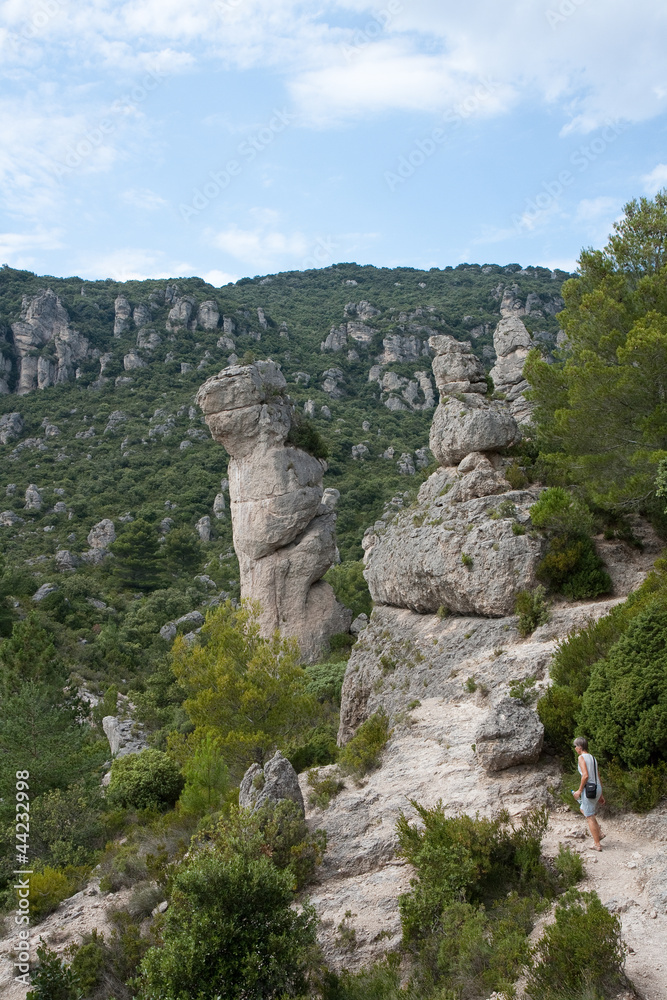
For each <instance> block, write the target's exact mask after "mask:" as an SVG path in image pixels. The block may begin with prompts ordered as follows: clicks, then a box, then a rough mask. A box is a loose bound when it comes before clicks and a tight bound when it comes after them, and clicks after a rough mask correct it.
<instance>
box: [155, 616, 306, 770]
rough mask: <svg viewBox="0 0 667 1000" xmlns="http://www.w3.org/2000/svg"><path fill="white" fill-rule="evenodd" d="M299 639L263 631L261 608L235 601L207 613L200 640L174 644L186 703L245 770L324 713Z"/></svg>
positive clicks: (236, 766)
mask: <svg viewBox="0 0 667 1000" xmlns="http://www.w3.org/2000/svg"><path fill="white" fill-rule="evenodd" d="M299 660H300V653H299V649H298V645H297V643H296V641H295V640H292V639H290V640H286V639H281V637H280V635H279V634H277V633H276V635H274V636H273V637H272V638H271V639H263V638H261V636H260V634H259V622H258V615H257V609H256V608H255V607H253V606H252V605H250V604H249V603H244V604H243V606H242V607H240V608H238V609H235V608H233V607H232V606H231V604H230V603H227V604H226V605H224V606H221V607H220V608H218V609H217V610H216V611H213V612H211V613H210V614H209V616H208V618H207V619H206V624H205V625H204V627H203V629H202V631H201V633H200V636H199V641H198V642H197V643H195V644H194V645H193V646H191V647H190V646H187V645H185V643H183V642H181V641H179V640H178V639H177V640H176V642H175V643H174V650H173V670H174V674H175V675H176V677H177V679H178V681H179V683H180V684H181V686H182V687H183V689H184V691H185V692H186V695H187V697H186V700H185V709H186V711H187V713H188V715H189V717H190V719H191V721H192V723H193V725H195V726H196V727H197V728H198V729H200V730H201V731H207V730H210V731H211V732H212V733H213V734H214V735H215V736H216V738H217V739H218V740H219V742H220V746H221V748H222V752H223V754H224V755H225V758H226V761H227V763H228V765H229V766H230V768H232V769H234V770H235V771H236V773H239V774H242V773H243V771H245V770H246V768H247V767H248V765H249V764H251V763H252V762H253V761H256V762H257V763H259V764H263V763H264V761H265V760H266V759H268V756H270V755H271V754H272V753H273V752H274V751H275V749H276V748H280V749H282V748H284V747H285V746H286V744H287V743H288V742H289V741H290V740H291V739H294V738H295V737H296V736H298V735H299V734H301V733H303V732H305V731H306V730H307V729H308V728H310V727H312V725H313V723H314V722H316V721H317V720H318V717H319V716H320V715H321V709H320V706H319V703H318V702H317V699H316V698H315V697H314V696H313V695H312V694H310V693H309V691H308V690H307V685H308V675H307V674H306V672H305V670H304V669H303V668H302V667H301V666H300V664H299Z"/></svg>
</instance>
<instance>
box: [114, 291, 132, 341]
mask: <svg viewBox="0 0 667 1000" xmlns="http://www.w3.org/2000/svg"><path fill="white" fill-rule="evenodd" d="M114 313H115V315H114V322H113V335H114V337H122V336H123V334H124V333H126V332H127V331H128V330H129V329H130V319H131V317H132V306H131V305H130V303H129V302H128V301H127V299H126V298H125V296H124V295H119V296H118V298H117V299H116V301H115V302H114Z"/></svg>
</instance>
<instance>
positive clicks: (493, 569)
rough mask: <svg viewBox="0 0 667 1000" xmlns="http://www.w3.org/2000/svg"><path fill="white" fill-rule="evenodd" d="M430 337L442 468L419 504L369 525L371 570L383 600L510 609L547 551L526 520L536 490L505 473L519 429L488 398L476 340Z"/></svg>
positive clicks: (428, 608)
mask: <svg viewBox="0 0 667 1000" xmlns="http://www.w3.org/2000/svg"><path fill="white" fill-rule="evenodd" d="M430 345H431V347H432V348H433V350H434V351H435V352H436V354H435V358H434V359H433V373H434V375H435V378H436V382H437V385H438V389H439V390H440V403H439V405H438V408H437V409H436V412H435V415H434V419H433V424H432V427H431V434H430V448H431V451H432V453H433V455H434V456H435V458H436V459H437V461H438V462H439V463H440V464H441V466H442V468H440V469H439V470H438V471H437V472H435V473H434V474H433V475H432V476H431V477H430V478H429V479H428V480H427V481H426V482H425V483H424V484H423V485H422V487H421V489H420V491H419V496H418V500H417V503H416V505H414V506H413V507H412V508H410V509H409V510H399V511H398V512H397V513H396V514H394V515H392V516H391V517H390V516H389V515H387V516H386V517H385V518H384V519H383V520H381V521H379V522H376V524H375V525H374V527H373V528H369V530H368V531H367V532H366V535H365V537H364V540H363V545H364V549H365V563H366V567H365V571H364V575H365V576H366V579H367V581H368V585H369V588H370V591H371V595H372V597H373V600H374V601H376V602H377V603H381V604H391V605H395V606H397V607H404V608H411V609H412V610H414V611H418V612H420V613H422V614H425V613H428V612H435V611H437V610H438V609H443V610H449V611H454V612H456V613H458V614H480V615H506V614H510V613H511V611H512V610H513V608H514V602H515V600H516V595H517V593H518V591H519V590H523V589H525V588H527V587H531V586H534V585H535V582H536V581H535V568H536V565H537V562H538V561H539V559H540V558H541V556H542V552H543V546H544V542H543V540H542V539H541V537H539V536H537V535H536V534H535V533H532V532H528V531H527V530H526V529H527V527H530V513H529V512H530V508H531V506H532V505H533V504H534V503H535V501H536V500H537V497H538V492H536V491H530V490H512V489H511V487H510V485H509V483H508V482H507V481H506V480H505V478H504V476H503V472H502V470H503V459H502V457H501V456H500V454H499V452H500V450H501V449H503V448H506V447H507V446H509V445H511V444H514V443H515V442H517V441H518V440H519V439H520V432H519V429H518V426H517V424H516V421H515V420H514V418H513V417H512V415H511V414H510V413H509V411H508V409H507V407H506V406H505V405H504V404H503V403H502V402H497V401H494V400H489V399H488V398H486V392H487V383H486V378H485V375H484V370H483V368H482V365H481V363H480V362H479V361H478V359H477V358H476V357H475V355H474V354H473V353H472V349H471V347H470V344H467V343H461V342H459V341H456V340H454V338H453V337H446V336H435V337H431V340H430ZM408 471H409V470H408ZM501 495H502V497H501V499H499V497H500V496H501ZM501 504H502V506H501Z"/></svg>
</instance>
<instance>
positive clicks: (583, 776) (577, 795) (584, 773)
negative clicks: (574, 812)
mask: <svg viewBox="0 0 667 1000" xmlns="http://www.w3.org/2000/svg"><path fill="white" fill-rule="evenodd" d="M579 765H580V766H581V781H580V782H579V788H578V789H577V790H576V792H575V793H574V797H575V799H578V798H580V797H581V793H582V792H583V790H584V785H585V784H586V782H587V781H588V768H587V767H586V761H585V760H584V758H583V755H582V756H581V757H580V758H579Z"/></svg>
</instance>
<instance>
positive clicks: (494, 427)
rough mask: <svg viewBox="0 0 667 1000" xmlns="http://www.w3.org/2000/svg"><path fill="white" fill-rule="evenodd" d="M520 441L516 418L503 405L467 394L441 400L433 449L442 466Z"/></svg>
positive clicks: (431, 439) (432, 436)
mask: <svg viewBox="0 0 667 1000" xmlns="http://www.w3.org/2000/svg"><path fill="white" fill-rule="evenodd" d="M520 439H521V435H520V432H519V429H518V427H517V424H516V421H515V420H514V417H513V416H512V415H511V413H509V411H508V410H507V409H505V408H504V407H503V406H502V404H501V403H493V402H489V401H487V400H486V399H483V398H482V397H481V396H480V395H478V394H476V393H466V394H461V396H460V398H457V399H447V398H446V397H444V398H443V399H441V401H440V403H439V405H438V408H437V409H436V411H435V415H434V418H433V423H432V424H431V432H430V435H429V447H430V449H431V451H432V452H433V454H434V456H435V458H436V459H437V461H438V462H439V463H440V464H441V465H445V466H446V465H458V463H459V462H460V461H461V460H462V459H463V458H465V457H466V455H469V454H470V452H471V451H499V450H500V449H503V448H508V447H509V446H510V445H513V444H517V443H518V442H519V440H520Z"/></svg>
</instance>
